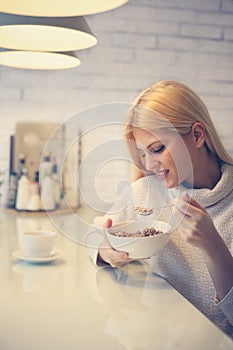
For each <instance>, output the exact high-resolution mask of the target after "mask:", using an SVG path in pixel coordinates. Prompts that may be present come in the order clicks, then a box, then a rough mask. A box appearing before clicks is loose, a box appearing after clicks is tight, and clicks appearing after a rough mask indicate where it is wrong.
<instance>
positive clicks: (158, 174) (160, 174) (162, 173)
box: [155, 170, 168, 177]
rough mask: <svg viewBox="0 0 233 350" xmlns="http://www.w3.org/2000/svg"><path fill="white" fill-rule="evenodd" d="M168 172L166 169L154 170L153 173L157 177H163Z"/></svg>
mask: <svg viewBox="0 0 233 350" xmlns="http://www.w3.org/2000/svg"><path fill="white" fill-rule="evenodd" d="M167 173H168V170H162V171H156V172H155V175H156V176H158V177H163V176H165V175H166V174H167Z"/></svg>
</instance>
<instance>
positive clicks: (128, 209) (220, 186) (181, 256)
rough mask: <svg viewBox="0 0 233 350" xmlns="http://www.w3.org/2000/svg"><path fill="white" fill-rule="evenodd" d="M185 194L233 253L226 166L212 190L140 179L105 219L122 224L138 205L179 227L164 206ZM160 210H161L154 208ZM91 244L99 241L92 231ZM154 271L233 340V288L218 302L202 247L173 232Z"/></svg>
mask: <svg viewBox="0 0 233 350" xmlns="http://www.w3.org/2000/svg"><path fill="white" fill-rule="evenodd" d="M184 190H185V191H187V192H188V193H189V194H190V196H191V197H192V198H194V199H195V200H196V201H197V202H198V203H200V204H201V205H202V206H203V207H205V208H206V210H207V212H208V213H209V214H210V216H211V218H212V220H213V222H214V225H215V227H216V229H217V230H218V232H219V234H220V235H221V237H222V238H223V240H224V241H225V243H226V245H227V247H228V248H229V250H230V252H231V254H232V255H233V166H231V165H226V164H224V165H223V166H222V176H221V179H220V181H219V182H218V183H217V185H216V186H215V187H214V188H213V189H211V190H210V189H206V188H204V189H192V190H190V189H187V188H184V187H182V186H178V187H176V188H173V189H169V190H168V189H166V188H164V187H163V185H162V184H161V182H159V181H158V180H157V179H156V177H155V176H153V175H152V176H148V177H146V178H142V179H139V180H138V181H136V182H135V183H134V184H133V185H132V187H131V188H130V189H129V188H128V189H126V190H125V191H124V193H122V195H121V197H120V198H119V200H118V201H117V202H116V203H115V205H114V206H113V208H112V209H111V211H110V214H108V215H106V217H112V219H113V222H114V223H116V222H119V221H122V220H126V219H131V218H134V217H135V210H134V207H135V206H138V205H140V206H144V205H145V206H148V207H153V208H155V215H156V216H157V217H158V216H159V219H160V220H166V221H169V222H170V223H171V224H172V225H173V227H177V224H178V222H177V220H176V218H175V217H173V214H172V210H171V208H164V209H162V208H161V207H162V206H164V207H165V205H166V204H169V203H173V199H174V198H175V197H177V196H180V195H181V193H182V192H183V191H184ZM156 208H158V209H157V210H156ZM88 239H89V243H90V242H91V240H92V243H93V242H94V240H95V241H96V245H97V241H98V240H100V238H97V236H95V235H94V233H93V234H91V233H90V232H89V238H88ZM150 265H151V269H152V271H153V272H155V273H157V274H159V275H160V276H162V277H164V278H165V279H166V280H167V281H168V282H169V283H170V284H171V285H172V286H173V287H174V288H175V289H177V290H178V291H179V292H180V293H181V294H182V295H183V296H184V297H185V298H186V299H188V300H189V301H190V302H191V303H192V304H193V305H195V306H196V307H197V308H198V309H199V310H200V311H202V312H203V313H204V314H205V315H206V316H207V317H208V318H210V319H211V320H212V321H213V322H214V323H215V324H216V325H217V326H219V327H220V328H221V329H222V330H223V331H224V332H226V333H227V334H228V335H230V336H231V337H233V287H232V288H231V290H230V291H229V292H228V294H227V295H226V296H225V297H224V299H222V300H221V301H220V302H218V303H217V302H216V292H215V289H214V285H213V282H212V280H211V277H210V275H209V272H208V270H207V267H206V265H205V262H204V259H203V257H202V255H201V253H200V251H199V249H198V248H196V247H193V246H192V245H191V244H189V243H186V242H185V241H184V240H183V239H182V238H181V236H180V235H179V233H178V231H177V230H176V229H175V230H174V231H173V233H172V234H171V238H170V240H169V242H168V244H167V245H166V247H165V248H164V249H163V250H162V251H161V252H159V253H157V254H156V255H155V256H153V257H152V258H151V259H150Z"/></svg>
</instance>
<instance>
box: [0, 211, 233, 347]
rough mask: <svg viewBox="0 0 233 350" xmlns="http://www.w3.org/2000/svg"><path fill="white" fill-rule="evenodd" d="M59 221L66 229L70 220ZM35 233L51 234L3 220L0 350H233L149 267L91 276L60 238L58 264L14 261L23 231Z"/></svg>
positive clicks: (77, 252)
mask: <svg viewBox="0 0 233 350" xmlns="http://www.w3.org/2000/svg"><path fill="white" fill-rule="evenodd" d="M60 220H61V221H62V223H63V225H64V226H65V225H67V227H69V225H70V222H71V221H70V220H69V215H66V216H63V217H61V218H60ZM36 226H38V229H41V228H47V229H51V228H53V227H52V226H53V225H52V223H51V222H50V221H49V219H48V218H47V217H43V218H36V219H35V220H34V219H33V218H18V217H17V216H10V215H6V214H2V215H1V216H0V281H1V287H0V301H1V312H0V349H1V350H19V349H23V350H77V349H80V350H89V349H90V350H93V349H101V350H105V349H106V350H126V349H134V350H155V349H158V350H170V349H172V350H175V349H179V350H181V349H182V350H200V349H205V350H215V349H216V350H217V349H219V350H230V349H231V350H232V349H233V341H232V340H231V339H230V338H228V337H227V336H226V335H225V334H223V333H222V332H221V331H220V330H219V329H218V328H217V327H216V326H215V325H213V324H212V323H211V322H210V321H209V320H208V319H207V318H206V317H205V316H203V315H202V314H201V313H200V312H199V311H198V310H196V309H195V308H194V307H193V306H192V305H191V304H190V303H189V302H188V301H186V299H184V298H183V297H182V296H181V295H180V294H179V293H178V292H177V291H176V290H174V289H173V288H172V287H171V286H170V285H169V284H168V283H167V282H165V281H164V280H163V279H161V278H159V277H157V276H156V275H153V274H151V272H150V270H149V266H148V265H147V263H146V262H143V263H142V262H137V263H132V264H130V265H128V266H127V267H124V268H122V269H111V268H107V269H96V268H95V266H93V264H92V262H91V261H90V259H89V257H88V253H87V249H86V248H85V247H83V246H81V245H78V244H76V243H74V242H72V241H71V240H69V239H67V238H66V237H64V236H63V235H62V234H59V236H58V239H57V242H56V246H57V248H60V249H62V251H63V252H64V257H63V258H60V259H58V260H56V261H53V262H51V263H49V264H41V265H39V264H38V265H36V264H30V263H27V262H24V261H22V260H18V259H16V258H15V257H13V256H12V252H13V251H15V250H16V249H18V248H19V247H20V245H21V234H22V231H23V230H24V229H26V228H27V229H28V227H33V229H34V228H36ZM78 229H79V228H78V227H77V230H78Z"/></svg>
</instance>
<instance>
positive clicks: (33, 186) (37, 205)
mask: <svg viewBox="0 0 233 350" xmlns="http://www.w3.org/2000/svg"><path fill="white" fill-rule="evenodd" d="M41 209H42V206H41V198H40V191H39V171H36V172H35V177H34V181H32V182H31V183H30V200H29V203H28V210H30V211H38V210H41Z"/></svg>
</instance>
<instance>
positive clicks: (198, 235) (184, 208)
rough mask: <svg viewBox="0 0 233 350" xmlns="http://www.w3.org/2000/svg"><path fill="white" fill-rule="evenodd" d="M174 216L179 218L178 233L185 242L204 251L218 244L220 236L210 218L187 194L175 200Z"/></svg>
mask: <svg viewBox="0 0 233 350" xmlns="http://www.w3.org/2000/svg"><path fill="white" fill-rule="evenodd" d="M174 215H175V216H176V217H177V216H178V218H179V217H180V224H179V226H178V231H179V233H180V235H181V237H182V238H183V239H184V240H185V241H186V242H188V243H190V244H192V245H193V246H196V247H198V248H200V249H201V250H204V251H205V250H208V249H209V248H210V249H211V246H212V245H214V246H216V245H217V244H218V240H219V238H220V236H219V234H218V232H217V230H216V228H215V226H214V224H213V221H212V219H211V217H210V216H209V214H208V213H207V211H206V210H205V209H204V208H203V207H202V206H201V205H200V204H199V203H197V202H196V201H195V200H194V199H193V198H191V197H190V196H189V195H188V193H187V192H184V193H183V194H182V198H176V199H175V207H174Z"/></svg>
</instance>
